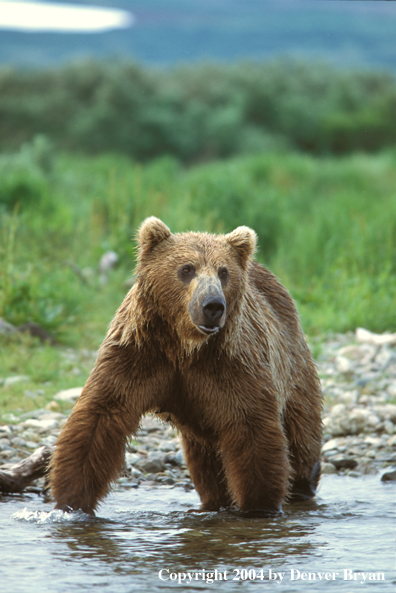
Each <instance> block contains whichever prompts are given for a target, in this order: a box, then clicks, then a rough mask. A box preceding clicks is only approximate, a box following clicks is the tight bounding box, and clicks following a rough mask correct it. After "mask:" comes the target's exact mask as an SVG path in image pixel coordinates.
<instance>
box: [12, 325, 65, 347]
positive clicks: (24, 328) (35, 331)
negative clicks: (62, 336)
mask: <svg viewBox="0 0 396 593" xmlns="http://www.w3.org/2000/svg"><path fill="white" fill-rule="evenodd" d="M17 329H18V331H19V332H22V333H27V334H30V335H31V336H32V337H33V338H38V339H39V340H40V342H49V343H50V344H51V346H56V343H57V342H56V340H55V338H54V337H53V336H51V334H50V333H48V332H47V331H46V330H45V329H43V328H42V327H41V326H40V325H38V323H33V322H32V321H29V322H28V323H24V324H23V325H20V326H19V327H18V328H17Z"/></svg>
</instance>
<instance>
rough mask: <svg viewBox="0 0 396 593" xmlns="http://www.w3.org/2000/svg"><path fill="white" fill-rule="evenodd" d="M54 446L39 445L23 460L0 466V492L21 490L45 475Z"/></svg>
mask: <svg viewBox="0 0 396 593" xmlns="http://www.w3.org/2000/svg"><path fill="white" fill-rule="evenodd" d="M53 450H54V447H40V448H39V449H37V450H36V451H35V452H34V453H32V455H29V457H27V458H26V459H24V460H23V461H20V462H19V463H16V464H15V465H12V466H10V467H7V466H6V467H4V466H3V468H0V493H3V494H11V493H15V492H22V491H23V490H25V488H27V486H29V485H30V484H31V483H32V482H33V481H34V480H37V479H38V478H41V477H42V476H45V474H46V472H47V468H48V462H49V460H50V458H51V455H52V452H53Z"/></svg>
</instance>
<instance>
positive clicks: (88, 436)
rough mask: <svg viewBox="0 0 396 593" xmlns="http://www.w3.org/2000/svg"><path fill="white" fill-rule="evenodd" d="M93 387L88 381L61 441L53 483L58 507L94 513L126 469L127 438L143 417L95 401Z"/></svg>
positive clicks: (52, 470) (57, 446) (55, 463)
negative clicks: (118, 476) (134, 416)
mask: <svg viewBox="0 0 396 593" xmlns="http://www.w3.org/2000/svg"><path fill="white" fill-rule="evenodd" d="M89 390H90V384H89V382H88V384H87V386H86V387H85V388H84V391H83V393H82V395H81V396H80V399H79V400H78V402H77V404H76V406H75V408H74V410H73V412H72V414H71V416H70V418H69V420H68V422H67V424H66V425H65V427H64V429H63V430H62V432H61V434H60V436H59V438H58V440H57V443H56V448H55V451H54V454H53V457H52V461H51V478H50V482H51V488H52V494H53V497H54V498H55V500H56V508H57V509H62V510H63V511H69V510H77V509H81V510H83V511H84V512H86V513H89V514H94V510H95V508H96V506H97V504H98V502H99V501H100V500H101V499H103V498H104V497H105V496H106V494H107V493H108V490H109V486H110V483H111V482H112V481H114V480H115V479H116V477H117V475H118V474H119V473H120V471H121V470H122V467H123V463H124V452H125V445H126V438H127V436H128V435H129V434H131V432H134V430H136V429H137V427H138V423H139V419H138V418H137V417H136V418H135V419H133V418H132V417H131V415H130V414H129V413H128V411H127V410H126V409H125V408H124V406H121V405H119V406H115V405H114V404H113V405H109V406H107V405H106V404H105V402H102V403H99V401H95V400H93V401H92V400H91V399H90V397H91V396H92V393H90V391H89Z"/></svg>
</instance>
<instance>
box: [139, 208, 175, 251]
mask: <svg viewBox="0 0 396 593" xmlns="http://www.w3.org/2000/svg"><path fill="white" fill-rule="evenodd" d="M170 236H171V232H170V230H169V228H168V227H167V226H166V224H165V223H163V222H162V220H160V219H159V218H156V217H155V216H150V217H149V218H146V220H144V221H143V223H142V225H141V227H140V229H139V231H138V234H137V239H138V243H139V248H140V252H141V253H142V254H144V255H148V254H149V253H150V251H152V250H153V249H154V247H155V246H156V245H158V244H159V243H161V241H164V240H165V239H168V238H169V237H170Z"/></svg>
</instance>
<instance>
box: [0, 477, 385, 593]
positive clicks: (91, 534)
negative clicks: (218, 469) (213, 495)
mask: <svg viewBox="0 0 396 593" xmlns="http://www.w3.org/2000/svg"><path fill="white" fill-rule="evenodd" d="M395 495H396V486H395V485H394V484H389V483H381V481H380V478H379V476H378V475H377V476H367V477H365V478H348V477H342V476H332V475H331V476H324V477H323V479H322V483H321V487H320V491H319V494H318V497H317V499H316V501H315V502H309V503H304V504H301V505H293V506H289V507H285V514H284V515H283V516H282V517H278V518H276V519H263V518H261V519H260V518H254V519H246V518H241V517H238V516H236V515H232V514H231V513H226V512H224V513H205V514H199V513H192V514H187V513H186V511H187V510H188V509H190V508H197V507H198V504H199V501H198V496H197V494H196V493H195V491H192V492H184V490H181V489H180V488H170V487H156V488H152V489H148V488H143V487H141V488H138V489H129V488H128V489H122V488H118V489H117V491H115V492H114V493H113V494H111V495H110V496H109V497H108V498H107V499H106V501H105V503H104V504H103V505H102V506H101V508H100V510H99V512H98V516H97V517H96V518H94V519H91V518H88V517H87V516H86V515H83V514H79V513H73V514H71V515H65V514H63V513H61V512H60V511H52V507H53V505H51V504H48V503H45V502H43V500H42V499H41V498H40V497H38V496H37V495H33V494H31V495H25V496H12V497H11V496H9V497H3V498H0V557H1V561H0V590H1V591H2V592H3V591H4V592H7V593H29V592H32V593H46V592H48V593H50V592H51V593H55V592H56V593H74V592H76V593H77V592H81V591H95V593H102V592H105V593H130V592H132V591H141V592H151V591H159V590H161V591H162V590H164V589H168V590H170V589H172V590H179V591H197V590H207V591H210V590H213V591H215V590H218V588H219V587H220V588H221V590H222V591H245V590H249V591H250V590H254V591H257V592H258V591H272V592H275V591H284V592H289V591H291V592H293V591H304V593H305V592H306V591H308V592H312V593H313V592H316V591H337V592H339V593H350V592H355V591H359V592H360V591H367V592H368V593H376V592H377V591H379V592H383V593H386V592H389V593H390V592H392V593H393V592H394V591H395V574H394V544H395V534H394V528H395V521H394V502H395ZM215 569H217V571H218V572H217V578H218V579H219V577H220V576H222V577H223V580H216V581H214V582H212V583H211V582H210V580H211V578H210V576H209V577H208V575H207V573H212V572H214V571H215ZM270 570H271V575H272V576H275V574H274V573H277V575H276V576H277V577H278V579H279V575H278V573H279V572H282V573H284V577H283V581H282V583H280V584H278V583H277V582H276V580H271V581H270V580H269V574H270V572H269V571H270ZM160 571H162V572H161V576H162V577H163V578H164V579H167V580H161V579H160V578H159V572H160ZM202 571H206V573H205V580H203V579H202ZM225 571H226V575H225V576H226V577H227V580H224V572H225ZM344 571H347V572H346V573H344ZM187 572H190V573H191V574H192V577H193V579H194V580H193V581H192V582H191V583H189V584H187V582H186V581H187V580H188V578H189V577H188V576H186V577H185V579H186V580H184V581H183V582H182V584H179V583H178V580H179V579H180V581H182V579H184V575H183V574H181V575H180V577H179V576H178V573H187ZM358 572H359V573H361V572H364V573H366V582H365V583H362V580H363V576H362V575H357V573H358ZM303 573H311V574H306V575H304V574H303ZM319 573H320V574H319ZM324 573H329V574H328V575H327V576H328V578H330V579H331V580H326V579H325V574H324ZM333 573H334V574H333ZM336 573H338V574H336ZM369 573H374V574H369ZM381 573H383V576H384V577H385V580H375V581H374V580H369V578H370V576H371V579H373V578H375V579H380V578H381V577H382V574H381ZM353 574H355V575H356V579H355V580H349V579H347V580H344V576H347V577H348V576H352V575H353ZM320 575H321V576H322V580H320ZM292 576H294V577H295V580H291V577H292ZM303 576H306V578H307V580H303V579H302V577H303ZM298 577H300V578H298ZM309 577H310V579H309ZM314 577H315V580H314ZM333 577H334V580H333ZM171 578H172V580H171ZM196 578H197V579H198V580H195V579H196ZM308 579H309V580H308ZM207 581H209V582H207Z"/></svg>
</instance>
